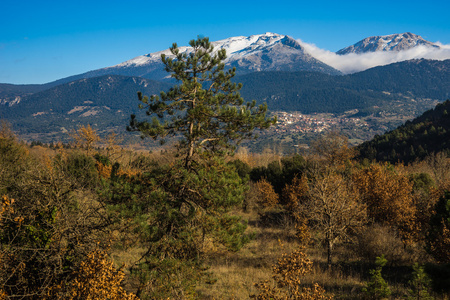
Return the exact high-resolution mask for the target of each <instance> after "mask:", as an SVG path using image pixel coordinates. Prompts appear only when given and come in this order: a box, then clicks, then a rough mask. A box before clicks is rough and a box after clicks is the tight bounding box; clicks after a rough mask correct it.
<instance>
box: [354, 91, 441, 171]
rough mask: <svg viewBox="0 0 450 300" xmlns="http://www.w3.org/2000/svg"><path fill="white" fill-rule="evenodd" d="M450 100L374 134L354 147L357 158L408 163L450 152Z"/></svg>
mask: <svg viewBox="0 0 450 300" xmlns="http://www.w3.org/2000/svg"><path fill="white" fill-rule="evenodd" d="M448 109H450V100H447V101H445V102H443V103H440V104H438V105H437V106H436V107H435V108H434V109H431V110H428V111H426V112H425V113H423V114H422V115H421V116H419V117H417V118H416V119H414V120H413V121H408V122H406V123H405V124H404V125H402V126H400V127H398V128H397V129H395V130H393V131H390V132H388V133H386V134H383V135H377V136H375V137H374V138H373V139H372V140H370V141H367V142H365V143H363V144H361V145H359V146H358V147H357V149H358V150H359V153H360V155H359V157H360V158H361V159H368V160H369V161H372V160H376V161H388V162H391V163H397V162H399V161H400V162H404V163H410V162H413V161H414V160H416V159H418V160H422V159H424V158H425V157H426V156H428V155H430V154H432V153H438V152H449V151H450V118H449V117H448V114H446V113H445V112H446V111H447V110H448Z"/></svg>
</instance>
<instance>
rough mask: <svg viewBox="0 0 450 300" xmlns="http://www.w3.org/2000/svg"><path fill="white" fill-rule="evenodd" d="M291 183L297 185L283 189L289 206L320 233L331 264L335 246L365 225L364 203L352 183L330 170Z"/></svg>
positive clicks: (329, 264)
mask: <svg viewBox="0 0 450 300" xmlns="http://www.w3.org/2000/svg"><path fill="white" fill-rule="evenodd" d="M293 184H296V185H298V186H293V185H291V186H288V187H286V189H285V193H288V195H287V197H288V198H289V199H290V206H291V208H292V209H293V210H294V212H295V213H296V214H298V216H299V217H300V219H304V220H308V222H309V224H310V226H311V227H313V228H315V229H317V230H319V232H320V233H321V234H322V236H323V241H324V242H325V244H326V247H327V262H328V266H329V267H330V266H331V263H332V255H333V248H334V245H335V244H336V243H337V242H339V241H345V240H348V239H349V238H350V236H351V232H355V231H356V230H358V229H360V228H361V227H362V226H364V225H365V224H366V217H367V214H366V206H365V205H364V204H363V203H362V202H361V201H360V197H359V193H358V191H357V190H356V188H355V186H354V185H353V184H352V182H351V181H350V180H348V179H346V178H345V177H344V176H343V175H341V174H339V173H337V172H335V171H333V170H331V169H328V170H326V171H323V172H313V173H311V174H310V175H309V176H308V177H303V178H302V179H301V180H296V181H294V182H293Z"/></svg>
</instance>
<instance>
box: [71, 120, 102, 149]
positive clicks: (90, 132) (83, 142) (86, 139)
mask: <svg viewBox="0 0 450 300" xmlns="http://www.w3.org/2000/svg"><path fill="white" fill-rule="evenodd" d="M70 136H71V137H72V138H73V139H74V140H75V144H76V146H77V147H79V148H82V149H85V150H86V151H87V154H88V155H89V154H90V153H91V151H92V149H93V147H94V146H95V144H96V143H97V142H99V141H100V137H99V136H98V134H97V131H96V130H95V129H92V127H91V125H87V126H81V127H80V128H78V130H76V131H72V132H71V133H70Z"/></svg>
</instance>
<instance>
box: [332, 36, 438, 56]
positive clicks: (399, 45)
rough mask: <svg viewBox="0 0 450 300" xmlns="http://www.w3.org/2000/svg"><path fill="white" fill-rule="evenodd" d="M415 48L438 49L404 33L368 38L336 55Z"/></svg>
mask: <svg viewBox="0 0 450 300" xmlns="http://www.w3.org/2000/svg"><path fill="white" fill-rule="evenodd" d="M417 46H426V47H433V48H440V47H439V46H438V45H437V44H434V43H431V42H429V41H427V40H425V39H423V38H422V37H421V36H419V35H416V34H414V33H411V32H405V33H401V34H391V35H383V36H372V37H368V38H365V39H363V40H361V41H359V42H358V43H356V44H354V45H352V46H349V47H346V48H344V49H341V50H339V51H338V52H336V53H337V54H339V55H345V54H349V53H358V54H359V53H367V52H377V51H402V50H408V49H411V48H414V47H417Z"/></svg>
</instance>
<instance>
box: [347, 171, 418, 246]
mask: <svg viewBox="0 0 450 300" xmlns="http://www.w3.org/2000/svg"><path fill="white" fill-rule="evenodd" d="M353 180H354V182H355V184H356V186H357V188H358V190H359V192H360V194H361V197H362V199H363V201H364V203H365V204H366V205H367V209H368V210H367V211H368V215H369V218H370V219H371V220H373V221H375V222H377V223H379V224H383V225H388V226H391V227H393V228H395V229H396V230H398V231H399V233H400V235H401V236H402V238H403V240H404V241H412V240H414V239H416V238H417V234H418V232H419V231H420V229H419V228H417V222H416V220H415V216H416V207H415V205H414V202H413V195H412V187H413V183H412V182H411V181H410V180H409V178H408V177H407V176H406V175H403V174H399V173H396V172H395V170H393V168H392V167H390V166H389V165H379V164H373V165H371V166H369V167H368V168H365V169H363V170H360V171H359V172H357V173H355V174H354V177H353Z"/></svg>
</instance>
